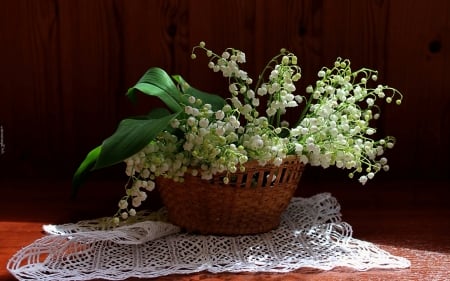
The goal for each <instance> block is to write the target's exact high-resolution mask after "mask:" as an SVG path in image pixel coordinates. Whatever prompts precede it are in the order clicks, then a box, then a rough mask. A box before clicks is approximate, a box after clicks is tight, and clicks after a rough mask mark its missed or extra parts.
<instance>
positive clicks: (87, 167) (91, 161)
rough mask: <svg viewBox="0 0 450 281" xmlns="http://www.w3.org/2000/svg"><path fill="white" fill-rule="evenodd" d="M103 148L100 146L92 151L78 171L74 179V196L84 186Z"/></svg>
mask: <svg viewBox="0 0 450 281" xmlns="http://www.w3.org/2000/svg"><path fill="white" fill-rule="evenodd" d="M101 148H102V146H101V145H99V146H97V147H96V148H94V149H92V150H91V151H90V152H89V153H88V154H87V156H86V158H85V159H84V160H83V162H81V164H80V166H79V167H78V169H77V170H76V172H75V174H74V175H73V179H72V187H73V188H72V196H75V195H76V193H77V191H78V188H79V187H80V186H81V185H82V184H83V182H84V181H85V180H86V178H87V176H88V174H89V172H90V171H91V169H92V168H93V167H94V166H95V163H96V162H97V159H98V156H99V155H100V150H101Z"/></svg>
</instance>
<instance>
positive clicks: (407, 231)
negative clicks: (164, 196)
mask: <svg viewBox="0 0 450 281" xmlns="http://www.w3.org/2000/svg"><path fill="white" fill-rule="evenodd" d="M449 186H450V185H449V182H445V181H444V182H396V183H392V182H390V183H373V184H370V185H368V186H365V187H360V186H357V185H354V184H348V183H346V184H336V183H324V182H321V183H312V182H307V183H304V184H303V185H302V188H301V189H300V190H299V192H298V195H299V196H309V195H312V194H315V193H318V192H323V191H329V192H331V193H332V194H333V195H334V196H335V197H336V198H337V199H338V201H339V202H340V204H341V207H342V214H343V219H344V220H345V221H347V222H348V223H350V224H351V225H352V227H353V231H354V237H356V238H358V239H362V240H366V241H370V242H373V243H375V244H377V245H378V246H379V247H381V248H382V249H385V250H387V251H388V252H390V253H391V254H394V255H399V256H403V257H405V258H408V259H409V260H410V261H411V263H412V265H411V268H409V269H401V270H370V271H367V272H355V271H352V270H349V269H347V268H337V269H334V270H332V271H320V270H311V269H300V270H298V271H295V272H291V273H286V274H269V273H240V274H229V273H223V274H211V273H207V272H205V273H199V274H190V275H171V276H165V277H160V278H156V279H149V280H153V281H163V280H182V281H188V280H189V281H194V280H205V281H213V280H214V281H217V280H235V281H237V280H270V281H273V280H283V281H287V280H424V281H425V280H450V204H449V203H450V199H449V198H450V190H449V189H450V187H449ZM117 187H119V188H117ZM0 188H1V191H2V196H1V199H0V200H1V202H0V203H1V204H0V265H1V268H0V280H15V279H14V278H13V277H12V276H11V275H10V274H9V272H8V271H7V270H6V268H5V266H6V263H7V261H8V260H9V258H10V257H11V256H12V255H13V254H14V253H15V252H17V251H18V250H19V249H20V248H21V247H24V246H27V245H28V244H30V243H32V242H33V241H34V240H35V239H37V238H40V237H42V236H43V235H44V234H43V233H42V225H43V224H49V223H51V224H58V223H68V222H75V221H78V220H80V219H91V218H95V217H99V216H104V215H110V214H112V213H113V212H114V211H115V209H114V208H115V206H116V203H117V199H118V198H119V197H120V195H121V192H122V189H121V188H120V184H118V183H117V182H107V181H100V180H99V181H94V182H91V183H88V184H87V186H85V187H84V188H83V189H82V190H81V192H80V194H79V196H78V198H77V200H75V201H71V200H69V199H68V197H69V193H70V183H69V182H68V181H55V180H29V181H24V180H21V181H11V180H2V181H0ZM156 202H158V201H157V200H156ZM128 280H142V279H137V278H136V279H133V278H131V279H128Z"/></svg>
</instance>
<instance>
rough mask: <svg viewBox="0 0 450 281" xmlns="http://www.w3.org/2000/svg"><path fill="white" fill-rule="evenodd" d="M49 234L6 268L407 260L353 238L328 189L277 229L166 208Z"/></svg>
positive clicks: (27, 275)
mask: <svg viewBox="0 0 450 281" xmlns="http://www.w3.org/2000/svg"><path fill="white" fill-rule="evenodd" d="M44 230H45V231H46V232H47V233H48V234H49V235H47V236H44V237H43V238H40V239H38V240H36V241H35V242H34V243H32V244H30V245H29V246H27V247H25V248H23V249H21V250H20V251H18V252H17V253H16V254H15V255H14V256H13V257H12V258H11V259H10V260H9V262H8V264H7V269H8V270H9V271H10V272H11V274H13V275H14V276H15V277H16V278H17V279H18V280H43V281H50V280H60V281H64V280H90V279H95V278H102V279H107V280H123V279H127V278H130V277H139V278H152V277H159V276H164V275H170V274H187V273H194V272H200V271H209V272H213V273H218V272H243V271H246V272H263V271H264V272H289V271H293V270H296V269H300V268H303V267H308V268H316V269H321V270H331V269H333V268H336V267H348V268H351V269H353V270H358V271H365V270H369V269H373V268H382V269H398V268H407V267H409V266H410V262H409V261H408V260H407V259H405V258H403V257H398V256H394V255H391V254H390V253H388V252H386V251H384V250H382V249H380V248H379V247H377V246H376V245H374V244H372V243H370V242H366V241H362V240H358V239H355V238H353V237H352V228H351V226H350V225H349V224H347V223H346V222H343V221H342V219H341V214H340V206H339V204H338V202H337V200H336V198H334V197H333V196H331V195H330V194H329V193H321V194H317V195H315V196H312V197H310V198H294V199H292V202H291V204H290V205H289V207H288V209H287V210H286V212H285V213H284V214H283V217H282V222H281V225H280V227H279V228H278V229H276V230H273V231H270V232H267V233H264V234H260V235H242V236H205V235H193V234H186V233H181V232H180V229H179V228H178V227H177V226H174V225H172V224H170V223H168V222H165V221H164V212H163V211H162V212H160V213H157V214H155V213H141V214H140V215H139V217H138V218H137V220H136V222H134V223H132V224H128V225H122V226H120V227H117V228H110V227H109V226H108V225H107V224H105V218H101V219H95V220H88V221H80V222H78V223H74V224H64V225H47V226H44Z"/></svg>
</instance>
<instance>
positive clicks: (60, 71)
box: [0, 0, 450, 180]
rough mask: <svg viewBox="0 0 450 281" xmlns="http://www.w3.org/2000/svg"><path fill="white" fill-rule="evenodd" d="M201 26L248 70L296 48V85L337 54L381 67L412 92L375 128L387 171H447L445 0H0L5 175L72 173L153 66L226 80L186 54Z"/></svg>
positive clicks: (0, 165) (220, 88)
mask: <svg viewBox="0 0 450 281" xmlns="http://www.w3.org/2000/svg"><path fill="white" fill-rule="evenodd" d="M201 40H204V41H206V42H207V45H208V46H209V47H211V48H213V49H214V50H217V51H221V50H222V49H223V48H225V47H230V46H232V47H236V48H240V49H242V50H243V51H245V52H246V54H247V69H248V71H249V72H250V74H253V76H255V75H256V73H257V71H259V70H261V69H262V67H263V65H264V64H265V63H266V61H267V60H268V59H269V58H270V57H272V56H273V55H274V54H276V53H277V52H278V50H279V49H280V48H281V47H286V48H288V49H289V50H291V51H293V52H295V53H296V54H297V55H298V57H299V61H300V63H301V66H302V70H303V78H302V80H301V83H300V84H298V88H299V89H300V90H301V91H303V89H304V88H305V87H306V86H307V85H308V84H309V83H311V82H312V81H313V79H314V77H315V75H316V73H317V71H318V70H319V69H320V68H321V66H323V65H331V64H332V63H333V62H334V59H335V58H336V57H338V56H341V57H345V58H350V59H351V60H352V64H353V68H355V69H356V68H359V67H362V66H367V67H370V68H374V69H378V70H379V71H380V75H379V82H381V83H383V84H389V85H391V86H393V87H396V88H398V89H399V90H401V91H402V92H403V94H404V97H405V98H404V101H403V104H402V105H401V106H400V107H398V106H394V105H389V106H386V107H383V113H384V114H383V115H382V117H383V118H382V119H381V120H380V121H379V127H380V130H381V132H382V133H383V134H389V135H394V136H396V137H397V139H398V143H397V146H396V147H395V149H394V150H392V151H389V154H387V156H388V158H389V160H390V164H391V171H390V172H389V173H383V174H381V175H379V178H380V179H379V180H393V179H394V180H397V179H418V180H447V179H448V178H449V171H450V164H449V163H450V161H449V156H450V149H449V146H450V133H449V132H450V113H449V112H450V2H449V1H446V0H436V1H424V0H422V1H418V0H411V1H382V0H370V1H369V0H366V1H364V0H362V1H357V0H355V1H350V0H347V1H331V0H330V1H319V0H305V1H299V0H290V1H288V0H241V1H239V0H215V1H208V0H191V1H182V0H179V1H175V0H146V1H144V0H133V1H125V0H121V1H119V0H118V1H112V0H95V1H92V0H77V1H63V0H39V1H36V0H28V1H26V0H1V1H0V79H1V80H0V126H1V129H2V135H1V137H2V144H3V145H4V149H3V151H2V152H3V153H2V154H1V155H0V178H31V179H33V178H62V179H70V177H71V176H72V173H73V172H74V170H75V168H76V167H77V165H78V164H79V163H80V161H81V160H82V159H83V158H84V156H85V154H86V153H87V151H88V150H90V149H91V148H92V147H94V146H96V145H97V144H99V143H100V142H101V141H102V140H103V139H104V138H105V137H107V136H109V135H110V134H111V133H112V132H113V131H114V129H115V127H116V125H117V123H118V121H119V120H120V119H122V118H123V117H125V116H127V115H129V114H135V113H144V112H146V111H147V110H148V108H149V106H152V104H154V103H151V102H149V101H148V100H145V99H141V101H142V104H140V105H139V106H137V107H134V106H132V105H131V103H129V101H128V100H127V99H126V97H125V96H124V94H125V92H126V90H127V89H128V87H130V86H132V85H133V84H134V83H135V82H136V81H137V80H138V79H139V77H140V76H141V75H142V74H143V73H144V71H146V70H147V69H148V68H149V67H152V66H160V67H162V68H165V69H166V70H167V71H168V72H169V73H173V74H175V73H178V74H181V75H183V76H184V77H185V78H186V79H187V80H188V81H190V83H191V84H192V85H193V86H195V87H197V88H201V89H204V90H207V91H212V92H216V93H221V94H226V88H225V87H224V86H225V82H226V81H225V80H224V79H223V78H222V77H220V75H218V74H214V73H212V72H210V70H209V69H208V68H207V66H206V60H202V59H199V60H197V61H192V60H191V59H190V52H191V48H192V47H193V46H194V45H196V44H198V42H199V41H201ZM122 168H123V167H120V170H121V169H122ZM322 174H323V177H326V176H327V175H328V174H327V173H322ZM331 174H333V173H329V175H330V176H331Z"/></svg>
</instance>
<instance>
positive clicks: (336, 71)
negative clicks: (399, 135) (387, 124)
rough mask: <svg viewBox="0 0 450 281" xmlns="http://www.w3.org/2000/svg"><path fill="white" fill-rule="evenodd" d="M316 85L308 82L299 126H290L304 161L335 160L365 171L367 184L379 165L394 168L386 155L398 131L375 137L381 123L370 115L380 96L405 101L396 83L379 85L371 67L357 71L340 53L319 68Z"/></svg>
mask: <svg viewBox="0 0 450 281" xmlns="http://www.w3.org/2000/svg"><path fill="white" fill-rule="evenodd" d="M318 77H319V80H318V81H317V82H316V85H315V86H308V87H307V89H306V92H307V94H309V95H310V98H309V101H308V105H309V106H308V107H307V111H304V114H303V116H301V118H300V120H299V123H298V124H297V126H295V127H293V128H292V129H291V139H290V141H291V142H292V143H294V144H295V152H296V154H297V155H298V156H299V157H300V158H301V159H302V161H303V162H304V163H309V164H311V165H312V166H322V167H323V168H328V167H329V166H332V165H333V166H336V167H338V168H343V169H351V170H352V172H350V173H349V177H350V178H353V177H354V174H355V173H363V174H362V175H361V176H360V178H359V181H360V182H361V183H362V184H365V183H366V182H367V180H368V179H372V178H373V177H374V176H375V174H376V173H377V172H378V171H380V170H385V171H387V170H389V166H388V164H387V159H386V158H385V157H381V156H382V155H383V154H384V152H385V150H386V148H392V147H393V146H394V141H395V139H394V138H393V137H386V138H381V139H379V140H375V139H374V134H375V133H376V129H375V128H374V127H371V124H370V122H371V120H372V119H378V118H379V116H380V108H379V107H378V106H377V105H376V104H375V102H376V100H377V99H385V100H386V102H387V103H391V102H392V100H393V99H396V104H398V105H400V104H401V99H402V95H401V93H400V92H398V91H397V90H396V89H394V88H391V87H388V86H382V85H378V86H377V87H376V88H368V82H369V80H373V81H376V80H377V73H376V71H374V70H371V69H366V68H363V69H360V70H358V71H355V72H352V70H351V68H350V61H349V60H342V59H341V58H338V59H337V60H336V62H335V64H334V67H333V68H332V69H328V68H326V67H324V68H323V69H322V70H321V71H319V73H318Z"/></svg>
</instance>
